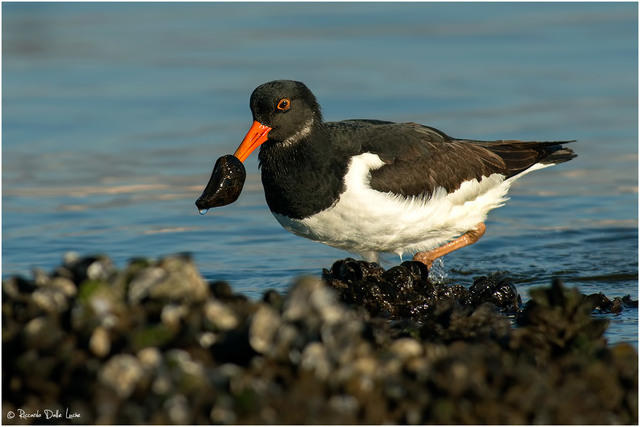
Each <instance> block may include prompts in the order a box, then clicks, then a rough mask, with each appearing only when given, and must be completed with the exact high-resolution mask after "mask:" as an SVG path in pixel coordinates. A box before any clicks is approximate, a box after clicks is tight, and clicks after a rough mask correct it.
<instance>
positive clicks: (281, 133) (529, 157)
mask: <svg viewBox="0 0 640 427" xmlns="http://www.w3.org/2000/svg"><path fill="white" fill-rule="evenodd" d="M250 108H251V112H252V116H253V123H252V125H251V127H250V129H249V131H248V132H247V134H246V136H245V137H244V139H243V140H242V142H241V143H240V145H239V146H238V148H237V150H236V151H235V153H234V156H235V157H237V158H238V159H239V160H240V161H241V162H244V161H245V160H246V159H247V157H248V156H249V155H250V154H251V153H252V152H253V151H254V150H256V149H257V148H258V147H259V154H258V159H259V168H260V170H261V178H262V184H263V187H264V194H265V198H266V202H267V204H268V206H269V209H270V210H271V212H272V214H273V216H274V217H275V218H276V220H277V221H278V222H279V223H280V224H281V225H282V227H284V228H285V229H286V230H288V231H290V232H292V233H294V234H296V235H298V236H302V237H305V238H308V239H311V240H314V241H318V242H321V243H324V244H327V245H329V246H332V247H336V248H340V249H344V250H346V251H349V252H351V253H354V254H359V255H360V256H361V257H362V258H363V259H364V260H366V261H369V262H379V256H380V254H381V253H392V254H396V255H398V256H400V259H401V260H402V259H403V256H404V255H405V254H409V255H413V260H414V261H419V262H422V263H423V264H425V265H426V266H427V267H428V268H431V266H432V264H433V262H434V261H435V260H436V259H437V258H440V257H442V256H444V255H446V254H448V253H451V252H452V251H454V250H457V249H460V248H463V247H465V246H468V245H471V244H473V243H475V242H476V241H478V239H480V237H482V235H483V234H484V233H485V230H486V226H485V220H486V217H487V214H488V212H489V211H491V210H492V209H495V208H497V207H500V206H502V205H503V204H504V203H505V201H506V200H507V197H506V194H507V192H508V190H509V188H510V186H511V185H512V184H513V182H514V181H515V180H517V179H519V178H521V177H522V176H524V175H526V174H528V173H530V172H532V171H535V170H538V169H542V168H546V167H549V166H552V165H555V164H558V163H563V162H566V161H569V160H571V159H572V158H574V157H576V154H575V153H574V152H573V150H571V149H570V148H566V147H565V146H564V145H563V144H567V143H570V142H575V140H567V141H546V142H538V141H519V140H494V141H483V140H471V139H459V138H453V137H450V136H449V135H447V134H445V133H444V132H442V131H440V130H438V129H436V128H433V127H430V126H426V125H421V124H418V123H413V122H407V123H398V122H391V121H383V120H374V119H350V120H343V121H336V122H325V121H324V120H323V116H322V112H321V108H320V105H319V104H318V101H317V99H316V97H315V96H314V94H313V93H312V92H311V90H310V89H309V88H308V87H307V86H306V85H305V84H304V83H302V82H298V81H293V80H275V81H270V82H267V83H264V84H262V85H260V86H258V87H257V88H256V89H255V90H254V91H253V93H252V94H251V98H250Z"/></svg>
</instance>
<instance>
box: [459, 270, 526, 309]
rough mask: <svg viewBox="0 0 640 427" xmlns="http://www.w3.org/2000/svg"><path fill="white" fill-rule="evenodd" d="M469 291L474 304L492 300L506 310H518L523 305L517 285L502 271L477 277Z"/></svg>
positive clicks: (491, 301)
mask: <svg viewBox="0 0 640 427" xmlns="http://www.w3.org/2000/svg"><path fill="white" fill-rule="evenodd" d="M469 293H470V294H471V301H472V303H473V304H476V305H477V304H481V303H483V302H490V303H492V304H495V305H496V306H497V307H499V308H501V309H503V310H504V311H506V312H513V313H515V312H518V311H519V310H520V307H521V305H522V299H521V298H520V295H518V290H517V289H516V287H515V285H514V284H513V283H512V282H511V280H510V279H509V278H508V277H505V276H503V275H502V274H500V273H496V274H493V275H489V276H486V277H480V278H478V279H475V280H474V281H473V285H471V287H470V288H469Z"/></svg>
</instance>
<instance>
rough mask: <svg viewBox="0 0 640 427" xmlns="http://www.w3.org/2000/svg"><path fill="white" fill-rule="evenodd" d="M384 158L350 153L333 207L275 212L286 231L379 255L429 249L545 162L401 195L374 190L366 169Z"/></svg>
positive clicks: (499, 201)
mask: <svg viewBox="0 0 640 427" xmlns="http://www.w3.org/2000/svg"><path fill="white" fill-rule="evenodd" d="M383 165H384V162H383V161H382V160H381V159H380V157H378V155H376V154H372V153H364V154H361V155H359V156H355V157H353V158H352V160H351V163H350V164H349V169H348V171H347V174H346V176H345V185H346V190H345V192H344V193H342V194H341V195H340V198H339V199H338V201H337V202H336V203H335V204H334V205H333V206H331V207H329V208H327V209H325V210H323V211H321V212H319V213H317V214H315V215H313V216H311V217H309V218H304V219H300V220H297V219H291V218H288V217H286V216H283V215H279V214H274V216H275V217H276V219H277V220H278V222H279V223H280V224H281V225H282V226H283V227H284V228H285V229H287V230H289V231H290V232H292V233H294V234H297V235H299V236H302V237H306V238H309V239H312V240H316V241H319V242H322V243H325V244H327V245H330V246H334V247H337V248H341V249H346V250H348V251H352V252H356V253H359V254H361V255H362V256H363V257H364V258H366V259H369V260H377V254H378V253H379V252H392V253H396V254H398V255H399V256H402V254H404V253H415V252H418V251H424V250H429V249H433V248H435V247H438V246H440V245H442V244H443V243H445V242H447V241H449V240H451V239H453V238H454V237H457V236H459V235H461V234H463V233H465V232H466V231H468V230H470V229H472V228H473V227H474V226H475V225H476V224H478V223H480V222H483V221H484V220H485V219H486V217H487V213H488V212H489V211H490V210H491V209H494V208H497V207H499V206H502V205H503V204H504V202H505V201H506V200H507V198H506V197H505V196H506V194H507V191H508V190H509V187H510V186H511V183H512V182H513V181H514V180H515V179H517V178H518V177H520V176H521V175H523V174H525V173H527V172H530V171H532V170H534V169H540V168H542V167H546V166H549V165H541V164H537V165H534V166H533V167H532V168H529V169H528V170H526V171H525V172H522V173H520V174H519V175H516V176H513V177H511V178H509V179H507V180H505V179H504V175H501V174H492V175H491V176H488V177H483V178H482V179H481V180H480V182H478V180H476V179H474V180H472V181H467V182H465V183H463V184H462V186H461V187H460V188H459V189H458V190H456V191H455V192H453V193H451V194H447V192H446V191H445V189H444V188H442V187H439V188H438V189H437V190H436V191H434V193H433V195H432V196H431V197H430V198H428V199H425V198H419V197H412V198H405V197H401V196H396V195H393V194H392V193H383V192H380V191H376V190H374V189H372V188H371V186H370V185H369V182H370V179H371V175H370V171H371V170H375V169H378V168H380V167H382V166H383Z"/></svg>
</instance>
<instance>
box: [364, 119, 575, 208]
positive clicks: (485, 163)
mask: <svg viewBox="0 0 640 427" xmlns="http://www.w3.org/2000/svg"><path fill="white" fill-rule="evenodd" d="M567 142H572V141H554V142H529V141H502V140H501V141H476V140H462V139H454V138H451V137H449V136H448V135H446V134H445V133H443V132H441V131H439V130H437V129H434V128H431V127H428V126H423V125H419V124H416V123H399V124H379V125H377V126H375V133H372V137H371V139H369V140H368V142H367V143H365V144H363V147H362V148H363V151H370V152H373V153H376V154H378V155H379V156H380V157H381V158H382V160H383V161H385V162H386V163H387V164H386V165H385V166H383V167H381V168H379V169H377V170H374V171H372V172H371V187H372V188H373V189H375V190H378V191H382V192H392V193H396V194H401V195H404V196H426V197H428V196H429V195H431V194H432V193H433V192H434V191H435V189H436V188H437V187H444V188H445V190H446V191H447V192H451V191H455V190H457V189H458V188H460V185H461V184H462V183H463V182H464V181H468V180H471V179H474V178H475V179H477V180H481V179H482V177H483V176H490V175H491V174H494V173H498V174H501V175H503V176H504V177H505V179H506V178H508V177H511V176H513V175H516V174H518V173H520V172H522V171H524V170H526V169H528V168H529V167H531V166H533V165H534V164H536V163H539V162H541V163H561V162H565V161H568V160H570V159H572V158H573V157H575V154H574V153H573V151H572V150H571V149H568V148H565V147H563V146H562V145H561V144H562V143H567Z"/></svg>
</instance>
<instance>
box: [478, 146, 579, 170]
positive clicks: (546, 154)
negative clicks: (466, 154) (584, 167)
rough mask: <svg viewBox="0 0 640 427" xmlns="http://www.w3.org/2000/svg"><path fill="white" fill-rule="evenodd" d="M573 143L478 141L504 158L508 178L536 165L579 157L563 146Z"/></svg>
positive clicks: (556, 162)
mask: <svg viewBox="0 0 640 427" xmlns="http://www.w3.org/2000/svg"><path fill="white" fill-rule="evenodd" d="M571 142H575V140H571V141H545V142H538V141H506V140H500V141H478V144H480V145H482V146H483V147H485V148H486V149H488V150H490V151H491V152H493V153H494V154H497V155H498V156H500V158H502V160H503V161H504V163H505V166H506V169H507V171H508V176H513V175H517V174H519V173H520V172H522V171H524V170H526V169H529V168H530V167H531V166H533V165H535V164H536V163H542V164H558V163H564V162H568V161H569V160H571V159H573V158H574V157H576V156H577V154H575V153H574V152H573V150H572V149H570V148H567V147H565V146H563V145H562V144H568V143H571Z"/></svg>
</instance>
